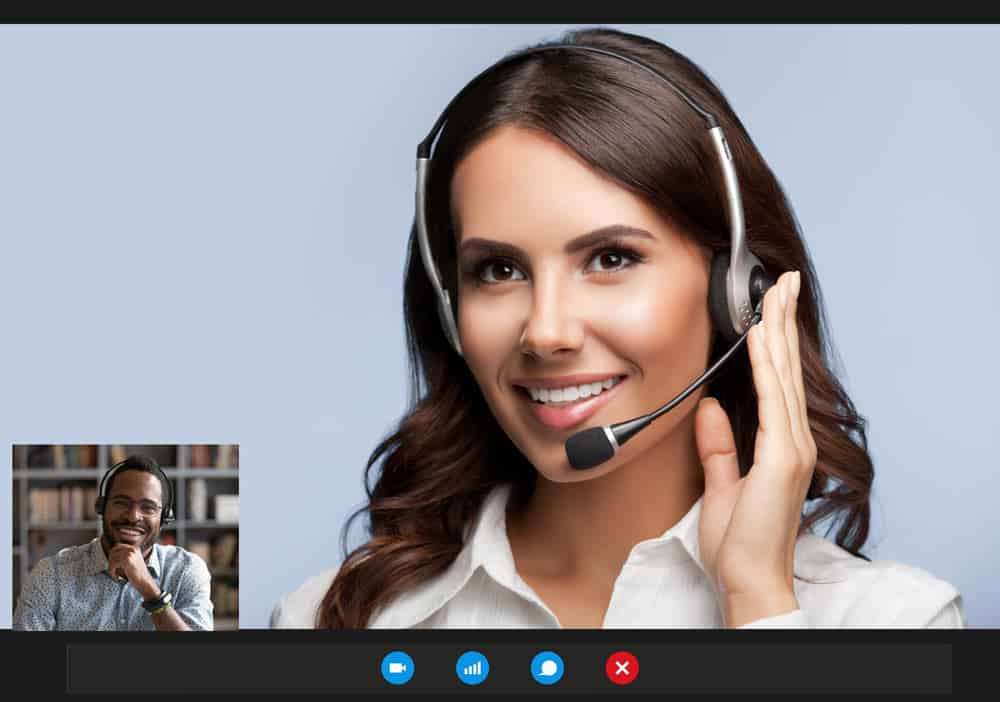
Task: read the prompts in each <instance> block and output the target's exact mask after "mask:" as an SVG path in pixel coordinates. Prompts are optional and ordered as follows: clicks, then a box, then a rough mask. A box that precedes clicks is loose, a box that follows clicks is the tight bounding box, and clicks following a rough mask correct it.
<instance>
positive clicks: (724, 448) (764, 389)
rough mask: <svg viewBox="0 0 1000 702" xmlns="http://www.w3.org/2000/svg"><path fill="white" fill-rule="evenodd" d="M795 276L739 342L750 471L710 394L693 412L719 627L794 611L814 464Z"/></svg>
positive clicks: (706, 556) (705, 548)
mask: <svg viewBox="0 0 1000 702" xmlns="http://www.w3.org/2000/svg"><path fill="white" fill-rule="evenodd" d="M799 285H800V283H799V274H798V273H797V272H796V273H785V274H784V275H782V276H781V277H780V278H779V279H778V282H777V283H776V284H775V285H774V286H773V287H772V288H771V289H770V290H768V291H767V294H766V295H765V296H764V307H763V321H762V323H761V324H758V325H756V326H755V328H753V329H752V330H751V331H750V334H749V335H748V338H747V345H748V352H749V355H750V363H751V366H752V368H753V380H754V387H755V388H756V390H757V398H758V403H757V412H758V418H759V426H758V429H757V438H756V442H755V444H754V457H753V467H752V469H751V470H750V472H749V473H748V474H747V475H746V477H743V478H741V477H740V474H739V465H738V463H737V458H736V442H735V439H734V438H733V430H732V426H731V425H730V423H729V417H728V416H727V415H726V413H725V411H724V410H723V409H722V407H721V406H720V405H719V403H718V402H717V401H716V400H714V399H712V398H705V399H703V400H702V401H701V402H700V403H699V405H698V410H697V413H696V415H695V437H696V441H697V445H698V455H699V456H700V458H701V462H702V466H703V467H704V470H705V495H704V498H703V502H702V511H701V524H700V528H699V529H700V530H699V540H700V545H701V555H702V560H703V562H704V564H705V567H706V569H707V570H708V572H709V574H710V575H711V576H712V577H713V578H714V580H715V584H716V586H717V587H718V589H719V595H720V599H721V602H720V604H721V605H722V607H723V612H724V615H725V621H726V625H727V626H729V627H734V628H735V627H739V626H743V625H744V624H747V623H748V622H751V621H754V620H756V619H762V618H764V617H769V616H776V615H778V614H784V613H787V612H791V611H794V610H795V609H798V602H797V601H796V599H795V593H794V590H793V588H792V566H793V559H794V554H795V542H796V540H797V537H798V531H799V524H800V520H801V514H802V505H803V502H804V500H805V497H806V492H807V491H808V489H809V483H810V480H811V479H812V474H813V469H814V468H815V466H816V443H815V441H814V440H813V436H812V433H811V432H810V430H809V420H808V418H807V416H806V399H805V391H804V390H803V386H802V363H801V361H800V358H799V340H798V328H797V326H796V310H797V299H798V294H799Z"/></svg>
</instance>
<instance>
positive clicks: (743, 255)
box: [415, 44, 774, 356]
mask: <svg viewBox="0 0 1000 702" xmlns="http://www.w3.org/2000/svg"><path fill="white" fill-rule="evenodd" d="M546 51H579V52H587V53H594V54H603V55H605V56H610V57H612V58H615V59H618V60H620V61H624V62H625V63H629V64H631V65H633V66H636V67H638V68H641V69H642V70H644V71H646V72H647V73H650V74H652V75H653V76H655V77H656V78H658V79H659V80H660V81H662V82H663V83H664V84H665V85H666V86H667V87H669V88H670V89H671V90H673V91H674V92H675V93H676V94H677V95H678V96H679V97H680V98H681V99H682V100H683V101H684V102H685V103H687V105H688V106H689V107H690V108H691V109H692V110H694V111H695V112H696V113H697V114H698V116H700V117H701V118H702V119H703V120H704V121H705V126H706V128H707V129H708V133H709V136H710V137H711V138H712V143H713V144H714V145H715V153H716V155H717V156H718V159H719V164H720V165H721V167H722V175H723V180H724V182H725V187H726V212H727V215H728V219H729V227H730V232H731V241H730V249H729V251H720V252H718V253H716V254H715V255H714V256H713V258H712V270H711V277H710V283H709V291H708V304H709V309H710V311H711V315H712V321H713V323H714V324H715V328H716V329H717V330H718V331H719V332H720V333H721V334H722V336H723V338H724V339H725V340H726V341H727V342H729V343H733V342H735V341H736V340H737V339H739V338H740V337H741V336H742V335H743V333H744V332H746V331H747V330H748V329H749V328H750V325H751V323H752V320H753V316H754V313H755V312H756V311H757V309H758V305H759V304H760V303H761V301H762V300H763V298H764V293H765V292H766V291H767V289H768V288H769V287H771V285H773V284H774V281H773V279H771V278H770V277H769V276H768V275H767V273H766V272H765V270H764V265H763V264H762V263H761V262H760V259H758V258H757V257H756V256H754V255H753V254H752V253H751V252H750V249H749V248H747V245H746V235H745V232H744V226H743V203H742V200H741V199H740V189H739V182H738V181H737V178H736V169H735V168H734V167H733V156H732V153H731V152H730V151H729V144H728V143H727V142H726V137H725V135H724V134H723V133H722V127H720V126H719V122H718V120H717V119H716V118H715V116H714V115H713V114H712V113H710V112H708V111H707V110H705V109H704V108H702V107H701V106H700V105H699V104H698V103H697V102H696V101H695V100H694V99H693V98H692V97H690V96H689V95H688V94H687V93H686V92H684V91H683V90H682V89H681V88H680V87H679V86H677V85H676V84H675V83H674V82H673V81H671V80H670V79H669V78H667V77H666V76H665V75H663V74H662V73H661V72H660V71H658V70H656V69H655V68H652V67H650V66H648V65H646V64H645V63H642V62H641V61H637V60H635V59H632V58H629V57H627V56H623V55H621V54H618V53H615V52H613V51H608V50H606V49H600V48H597V47H592V46H582V45H576V44H554V45H549V46H541V47H535V48H532V49H526V50H524V51H519V52H516V53H514V54H511V55H509V56H507V57H505V58H502V59H500V60H499V61H498V62H496V63H494V64H493V65H492V66H490V67H489V68H487V69H485V70H484V71H482V72H481V73H479V75H477V76H476V77H475V78H473V79H472V80H471V81H470V82H469V83H468V84H467V85H466V86H465V87H464V88H462V90H461V91H459V93H458V94H457V95H456V96H455V97H453V98H452V100H451V102H449V103H448V105H447V107H445V108H444V112H442V113H441V116H440V117H438V119H437V122H435V123H434V126H433V127H432V128H431V131H430V134H428V135H427V138H426V139H424V140H423V141H422V142H420V144H419V145H418V146H417V212H416V218H415V219H416V222H415V224H416V231H417V240H418V242H419V245H420V254H421V257H422V259H423V262H424V269H425V270H426V271H427V276H428V277H429V278H430V280H431V285H433V287H434V290H435V292H436V293H437V298H438V317H439V318H440V320H441V326H442V327H443V328H444V333H445V336H447V338H448V341H449V342H450V343H451V345H452V347H453V348H454V349H455V351H456V352H457V353H458V355H459V356H461V355H462V345H461V342H460V341H459V338H458V326H457V324H456V323H455V316H454V312H453V310H452V306H451V297H450V296H449V294H448V291H447V290H446V289H445V288H444V286H443V285H442V284H441V276H440V274H439V273H438V269H437V266H436V265H435V264H434V257H433V256H432V255H431V245H430V237H429V234H428V226H427V192H426V191H427V177H428V172H429V170H430V168H429V167H430V162H431V147H432V145H433V143H434V141H435V139H436V138H437V136H438V134H439V133H440V132H441V129H442V128H443V127H444V124H445V121H446V119H447V117H448V112H449V111H450V110H451V108H452V106H453V105H454V104H455V103H456V102H457V101H458V99H459V98H460V97H462V95H464V94H465V93H466V92H467V91H468V90H469V89H470V88H471V87H472V86H473V85H475V84H476V83H478V82H479V81H480V79H482V78H483V77H484V76H485V75H487V74H489V73H491V72H492V71H494V70H496V69H497V68H499V67H501V66H505V65H508V64H510V63H512V62H514V61H517V60H520V59H523V58H525V57H528V56H533V55H535V54H540V53H542V52H546Z"/></svg>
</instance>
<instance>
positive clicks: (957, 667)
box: [0, 629, 1000, 700]
mask: <svg viewBox="0 0 1000 702" xmlns="http://www.w3.org/2000/svg"><path fill="white" fill-rule="evenodd" d="M0 642H2V643H3V648H4V651H3V656H4V659H3V660H4V669H5V672H7V676H6V677H7V681H8V684H9V685H11V686H12V687H13V686H16V687H17V689H28V690H30V691H31V692H32V695H33V697H37V698H39V699H51V698H67V699H74V700H79V699H81V698H91V697H93V698H95V699H96V698H97V697H105V698H106V697H107V696H108V695H114V696H117V695H120V694H133V695H136V694H141V695H142V696H143V697H145V696H147V695H156V696H162V694H170V695H175V696H176V695H178V694H184V695H185V699H197V698H206V697H210V696H211V697H214V696H218V695H219V694H243V695H247V694H251V695H252V696H253V698H254V699H260V695H261V694H265V693H266V694H269V695H271V696H272V697H275V698H284V697H287V696H289V695H295V693H296V692H299V693H309V692H313V693H316V694H327V695H329V694H336V693H341V692H342V693H352V694H351V695H350V696H349V697H354V696H363V697H364V699H371V697H369V695H368V694H367V693H368V692H371V693H372V694H373V695H376V696H378V695H379V694H380V695H381V696H383V698H384V696H387V695H388V696H392V697H394V698H399V697H400V696H403V697H416V698H430V696H431V695H434V698H435V699H439V698H440V697H442V696H450V695H451V694H452V693H458V694H465V695H466V696H472V695H474V694H485V695H487V696H493V697H494V698H496V694H497V693H502V694H508V695H509V694H518V695H519V696H520V695H521V694H527V695H529V696H531V697H540V696H542V695H544V696H546V697H551V696H553V695H555V696H558V697H562V698H563V699H566V694H570V695H576V696H588V697H589V698H591V699H592V697H590V695H604V696H612V695H613V696H615V697H619V696H621V695H635V694H637V695H640V696H644V695H658V696H659V697H661V698H662V697H663V695H664V693H665V692H667V691H671V693H673V692H682V693H683V692H687V693H689V694H690V695H695V694H699V693H702V692H708V691H715V692H718V693H722V694H723V695H725V696H727V697H738V696H743V695H744V694H745V693H747V692H751V691H752V690H756V691H757V692H759V693H762V694H771V695H774V694H782V693H793V694H799V695H801V694H803V693H806V692H809V691H815V694H818V695H819V696H823V695H837V696H839V697H841V698H842V697H843V696H846V695H848V694H851V693H852V692H859V691H867V692H868V693H869V694H871V693H873V692H874V693H878V692H883V693H885V692H894V693H905V694H907V696H910V695H913V694H919V695H921V696H924V695H932V696H939V697H943V696H951V695H954V694H958V695H962V694H968V693H971V692H973V691H977V690H980V689H983V688H984V686H985V688H986V689H990V688H991V687H992V686H993V685H994V684H995V680H994V677H995V675H994V673H995V668H996V666H995V663H994V658H995V651H996V650H997V644H998V643H1000V629H964V630H929V629H924V630H920V629H898V630H884V629H883V630H876V629H853V630H851V629H803V630H794V629H790V630H740V631H725V630H692V629H633V630H623V629H617V630H568V631H563V630H546V629H534V630H474V629H443V630H433V631H427V630H422V631H417V630H392V629H385V630H363V631H337V632H326V631H308V630H267V629H245V630H242V631H218V632H120V633H118V632H12V631H9V630H8V631H2V632H0ZM393 650H402V651H405V652H407V653H408V654H409V655H410V656H411V657H412V658H413V660H414V663H415V674H414V676H413V679H412V680H411V681H410V682H409V683H407V684H406V685H402V686H392V685H389V684H388V683H386V682H385V681H384V680H383V679H382V677H381V673H380V670H379V668H380V663H381V659H382V657H383V656H384V655H385V653H388V652H389V651H393ZM467 650H477V651H481V652H482V653H484V654H485V655H486V656H487V657H488V658H489V660H490V664H491V671H490V676H489V678H488V679H487V681H486V682H485V683H483V684H482V685H479V686H476V687H466V686H465V685H463V684H461V683H460V682H459V681H458V679H457V677H456V675H455V663H456V661H457V659H458V656H459V655H461V654H462V653H464V652H465V651H467ZM543 650H552V651H555V652H556V653H558V654H559V655H560V656H561V657H562V658H563V660H564V661H565V665H566V672H565V675H564V677H563V679H562V680H561V681H559V682H558V683H556V684H555V685H553V686H542V685H539V684H537V683H535V681H534V680H533V679H532V678H531V675H530V672H529V670H528V665H529V662H530V660H531V658H533V657H534V655H535V654H536V653H538V652H539V651H543ZM619 650H625V651H629V652H631V653H632V654H633V655H635V656H636V657H637V658H638V660H639V664H640V672H639V676H638V678H637V679H636V680H635V682H634V683H632V684H631V685H628V686H617V685H613V684H612V683H611V682H610V681H608V680H607V679H606V676H605V673H604V665H605V663H606V662H607V658H608V656H609V655H610V654H611V653H613V652H615V651H619ZM770 681H773V685H772V684H771V682H770ZM25 684H26V685H25ZM769 685H770V686H769ZM949 693H951V695H950V694H949ZM296 696H297V695H296Z"/></svg>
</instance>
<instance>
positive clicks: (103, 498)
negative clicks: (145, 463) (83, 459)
mask: <svg viewBox="0 0 1000 702" xmlns="http://www.w3.org/2000/svg"><path fill="white" fill-rule="evenodd" d="M128 460H129V459H128V458H126V459H125V460H123V461H119V462H118V463H116V464H114V465H113V466H111V469H110V470H108V472H107V473H105V474H104V475H103V476H102V477H101V482H100V484H99V485H98V487H97V499H96V500H95V501H94V511H95V512H97V514H100V515H103V514H104V508H105V507H106V506H107V501H108V497H107V495H105V494H104V490H105V488H106V487H107V486H108V485H110V484H111V478H112V477H113V476H114V475H115V474H116V473H117V472H118V471H119V470H121V469H122V467H123V466H124V465H125V464H126V463H127V462H128ZM153 467H154V468H156V472H157V473H159V475H160V478H161V484H162V485H166V486H167V501H166V503H165V504H164V505H163V509H162V510H161V511H160V524H169V523H170V522H172V521H174V489H173V487H172V486H171V485H170V479H169V478H167V474H166V473H164V472H163V469H162V468H160V466H158V465H156V463H155V462H154V463H153ZM128 470H135V469H134V468H128Z"/></svg>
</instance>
